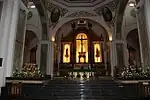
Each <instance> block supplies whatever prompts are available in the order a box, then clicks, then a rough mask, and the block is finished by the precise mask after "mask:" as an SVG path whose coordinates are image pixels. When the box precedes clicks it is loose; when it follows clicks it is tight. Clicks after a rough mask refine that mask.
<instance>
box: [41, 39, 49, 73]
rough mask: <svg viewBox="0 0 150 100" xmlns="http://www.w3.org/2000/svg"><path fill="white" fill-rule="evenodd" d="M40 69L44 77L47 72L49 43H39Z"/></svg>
mask: <svg viewBox="0 0 150 100" xmlns="http://www.w3.org/2000/svg"><path fill="white" fill-rule="evenodd" d="M39 47H40V69H41V71H42V73H43V74H44V75H47V74H48V71H49V67H48V66H49V65H48V63H49V41H46V40H45V41H44V40H43V41H40V46H39Z"/></svg>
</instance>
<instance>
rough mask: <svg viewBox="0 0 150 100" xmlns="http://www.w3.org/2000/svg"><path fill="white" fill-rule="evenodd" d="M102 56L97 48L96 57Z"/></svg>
mask: <svg viewBox="0 0 150 100" xmlns="http://www.w3.org/2000/svg"><path fill="white" fill-rule="evenodd" d="M99 56H100V53H99V50H98V48H96V57H97V58H98V57H99Z"/></svg>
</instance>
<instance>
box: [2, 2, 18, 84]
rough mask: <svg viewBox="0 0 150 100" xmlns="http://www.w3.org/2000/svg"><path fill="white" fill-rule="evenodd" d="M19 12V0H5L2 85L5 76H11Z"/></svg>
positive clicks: (3, 11)
mask: <svg viewBox="0 0 150 100" xmlns="http://www.w3.org/2000/svg"><path fill="white" fill-rule="evenodd" d="M18 12H19V0H4V3H3V9H2V18H1V24H2V25H1V32H0V34H1V37H0V38H1V39H0V46H1V49H0V57H1V58H3V64H2V68H0V87H1V86H4V85H5V77H6V76H11V72H12V70H11V69H12V61H13V57H12V52H13V51H14V50H13V46H14V40H15V39H14V38H15V35H16V27H17V19H18ZM10 45H11V46H10ZM8 63H9V64H8Z"/></svg>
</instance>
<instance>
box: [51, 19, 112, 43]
mask: <svg viewBox="0 0 150 100" xmlns="http://www.w3.org/2000/svg"><path fill="white" fill-rule="evenodd" d="M83 19H84V20H87V21H90V22H93V23H94V24H95V25H98V27H99V28H100V27H101V29H102V33H104V34H103V36H104V37H105V38H106V39H105V40H106V41H108V40H109V36H110V35H111V33H110V32H108V30H106V28H105V27H104V26H103V25H101V24H100V23H98V22H96V21H94V20H91V19H87V18H83ZM78 20H80V18H78V19H74V20H69V21H67V22H66V23H64V24H63V25H62V26H61V27H59V28H58V27H56V26H55V27H56V28H57V30H53V31H55V32H53V34H54V33H55V34H54V35H55V37H54V36H53V37H54V38H56V37H57V34H59V31H60V30H62V29H63V28H65V25H67V24H68V23H71V22H75V21H78ZM71 30H72V28H71V26H69V28H68V26H67V31H65V32H66V34H69V33H70V31H71ZM92 31H93V28H92ZM93 32H94V31H93ZM94 33H97V35H98V33H99V32H94ZM99 35H101V34H99ZM59 38H61V37H59ZM56 40H57V39H56Z"/></svg>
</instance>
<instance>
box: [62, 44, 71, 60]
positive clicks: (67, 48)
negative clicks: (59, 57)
mask: <svg viewBox="0 0 150 100" xmlns="http://www.w3.org/2000/svg"><path fill="white" fill-rule="evenodd" d="M63 63H70V44H69V43H67V44H64V48H63Z"/></svg>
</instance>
